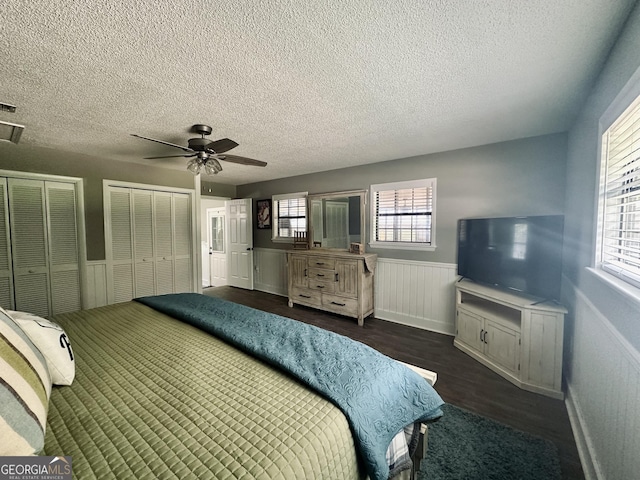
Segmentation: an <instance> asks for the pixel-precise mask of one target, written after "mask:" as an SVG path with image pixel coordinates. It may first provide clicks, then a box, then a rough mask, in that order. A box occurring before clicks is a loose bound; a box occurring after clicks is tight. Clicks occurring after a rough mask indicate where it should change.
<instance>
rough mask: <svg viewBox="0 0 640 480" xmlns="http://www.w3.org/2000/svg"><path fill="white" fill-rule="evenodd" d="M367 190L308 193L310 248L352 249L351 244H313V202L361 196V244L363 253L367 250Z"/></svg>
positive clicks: (342, 250)
mask: <svg viewBox="0 0 640 480" xmlns="http://www.w3.org/2000/svg"><path fill="white" fill-rule="evenodd" d="M367 195H368V191H367V190H346V191H343V192H330V193H318V194H313V195H307V225H308V229H309V232H308V237H307V241H308V243H309V248H310V249H312V250H331V251H337V252H348V251H350V246H347V248H327V247H316V246H314V244H313V223H312V218H311V202H313V201H314V200H331V199H333V198H344V197H360V242H359V243H360V244H361V245H362V250H361V253H364V251H365V245H366V230H365V227H366V225H365V223H366V222H365V220H366V211H365V208H366V205H367Z"/></svg>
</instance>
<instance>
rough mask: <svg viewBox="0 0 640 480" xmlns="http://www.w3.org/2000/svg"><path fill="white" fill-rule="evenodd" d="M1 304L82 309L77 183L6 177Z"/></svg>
mask: <svg viewBox="0 0 640 480" xmlns="http://www.w3.org/2000/svg"><path fill="white" fill-rule="evenodd" d="M0 197H1V198H0V292H1V293H0V304H1V305H2V306H3V307H7V308H10V309H15V310H23V311H28V312H31V313H34V314H36V315H40V316H49V315H53V314H57V313H64V312H70V311H74V310H80V308H81V294H80V268H79V248H78V247H79V246H78V225H77V220H78V211H77V209H78V205H77V191H76V185H75V184H74V183H65V182H57V181H47V180H35V179H29V178H12V177H9V178H7V177H0Z"/></svg>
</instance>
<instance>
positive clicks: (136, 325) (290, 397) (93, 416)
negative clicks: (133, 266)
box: [45, 302, 360, 479]
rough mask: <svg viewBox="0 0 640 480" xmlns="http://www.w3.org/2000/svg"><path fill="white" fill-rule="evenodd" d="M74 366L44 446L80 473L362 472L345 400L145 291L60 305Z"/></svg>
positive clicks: (54, 399)
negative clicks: (110, 301) (95, 303)
mask: <svg viewBox="0 0 640 480" xmlns="http://www.w3.org/2000/svg"><path fill="white" fill-rule="evenodd" d="M55 320H56V321H57V322H59V323H60V324H61V325H62V326H63V327H64V329H65V330H66V333H67V335H68V336H69V338H70V339H71V341H72V345H73V349H74V354H75V357H76V378H75V381H74V383H73V385H72V386H70V387H54V391H53V392H52V395H51V403H50V407H49V416H48V425H47V433H46V443H45V453H46V454H47V455H71V456H72V457H73V472H74V477H75V478H78V479H85V478H136V479H141V478H179V479H187V478H198V479H200V478H215V479H253V478H256V479H302V478H305V479H314V478H315V479H351V478H353V479H356V478H360V472H359V469H358V464H357V459H356V452H355V446H354V442H353V438H352V436H351V433H350V431H349V425H348V423H347V420H346V418H345V417H344V415H343V414H342V412H341V411H340V410H339V409H338V408H337V407H335V406H333V405H332V404H331V403H329V402H328V401H326V400H325V399H323V398H322V397H320V396H319V395H317V394H316V393H314V392H312V391H310V390H308V389H306V388H305V387H303V386H301V385H300V384H299V383H297V382H296V381H293V380H291V379H290V378H289V377H287V376H286V375H285V374H283V373H281V372H279V371H277V370H274V369H272V368H270V367H268V366H267V365H265V364H263V363H261V362H260V361H258V360H255V359H254V358H252V357H250V356H248V355H246V354H244V353H242V352H240V351H239V350H236V349H235V348H233V347H231V346H229V345H227V344H226V343H224V342H222V341H221V340H218V339H216V338H215V337H212V336H211V335H209V334H207V333H205V332H202V331H200V330H198V329H197V328H195V327H192V326H190V325H187V324H184V323H181V322H180V321H178V320H175V319H172V318H170V317H168V316H166V315H164V314H161V313H158V312H156V311H154V310H152V309H150V308H149V307H146V306H144V305H141V304H139V303H136V302H128V303H124V304H117V305H110V306H107V307H101V308H97V309H93V310H85V311H80V312H75V313H69V314H64V315H58V316H56V318H55Z"/></svg>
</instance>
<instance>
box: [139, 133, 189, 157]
mask: <svg viewBox="0 0 640 480" xmlns="http://www.w3.org/2000/svg"><path fill="white" fill-rule="evenodd" d="M131 136H132V137H138V138H142V139H143V140H151V141H152V142H158V143H162V144H163V145H169V146H170V147H175V148H179V149H181V150H184V151H185V152H189V153H192V152H193V150H191V149H190V148H188V147H183V146H182V145H176V144H175V143H169V142H165V141H163V140H156V139H155V138H149V137H143V136H142V135H136V134H135V133H132V134H131Z"/></svg>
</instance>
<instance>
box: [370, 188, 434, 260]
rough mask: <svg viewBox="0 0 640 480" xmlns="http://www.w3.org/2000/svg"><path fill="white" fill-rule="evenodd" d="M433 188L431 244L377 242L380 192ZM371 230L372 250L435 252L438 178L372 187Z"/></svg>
mask: <svg viewBox="0 0 640 480" xmlns="http://www.w3.org/2000/svg"><path fill="white" fill-rule="evenodd" d="M423 187H427V188H429V187H430V188H431V211H430V217H431V226H430V228H429V231H430V242H429V243H423V242H398V241H394V242H389V241H379V240H376V225H377V218H376V194H377V192H380V191H391V190H395V191H397V190H403V189H409V188H412V189H413V188H423ZM369 191H370V203H369V205H370V217H369V220H370V228H369V246H370V247H371V248H389V249H394V250H418V251H434V250H435V249H436V192H437V178H423V179H420V180H407V181H400V182H390V183H379V184H376V185H371V187H370V189H369Z"/></svg>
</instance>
